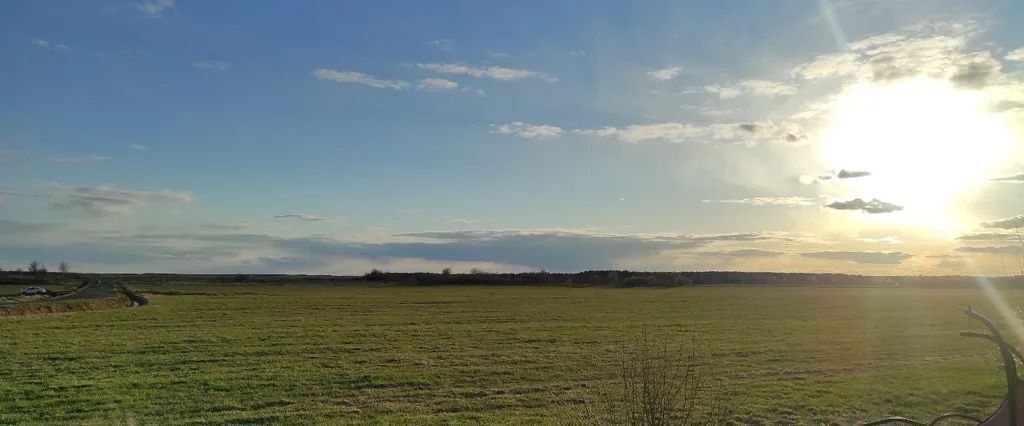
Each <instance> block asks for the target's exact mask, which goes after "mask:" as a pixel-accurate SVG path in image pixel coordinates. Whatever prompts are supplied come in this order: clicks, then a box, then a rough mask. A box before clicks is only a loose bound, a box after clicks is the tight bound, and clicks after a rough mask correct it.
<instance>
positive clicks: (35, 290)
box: [21, 287, 46, 296]
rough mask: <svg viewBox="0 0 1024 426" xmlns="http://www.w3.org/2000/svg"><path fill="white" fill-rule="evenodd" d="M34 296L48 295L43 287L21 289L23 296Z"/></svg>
mask: <svg viewBox="0 0 1024 426" xmlns="http://www.w3.org/2000/svg"><path fill="white" fill-rule="evenodd" d="M33 294H46V289H45V288H42V287H25V288H23V289H21V295H22V296H30V295H33Z"/></svg>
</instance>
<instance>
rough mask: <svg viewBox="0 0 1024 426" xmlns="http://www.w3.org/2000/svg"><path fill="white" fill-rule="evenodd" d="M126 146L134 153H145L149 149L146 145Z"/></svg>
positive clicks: (134, 144)
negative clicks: (134, 151)
mask: <svg viewBox="0 0 1024 426" xmlns="http://www.w3.org/2000/svg"><path fill="white" fill-rule="evenodd" d="M128 146H129V147H130V148H131V149H134V150H136V151H145V150H147V149H149V146H146V145H142V144H138V143H133V144H131V145H128Z"/></svg>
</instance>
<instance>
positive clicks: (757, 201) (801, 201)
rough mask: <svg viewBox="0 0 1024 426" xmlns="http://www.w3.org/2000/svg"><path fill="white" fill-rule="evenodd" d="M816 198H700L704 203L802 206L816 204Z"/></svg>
mask: <svg viewBox="0 0 1024 426" xmlns="http://www.w3.org/2000/svg"><path fill="white" fill-rule="evenodd" d="M817 201H818V199H817V198H809V197H753V198H741V199H732V200H702V202H705V203H725V204H748V205H751V206H786V207H804V206H813V205H816V204H817Z"/></svg>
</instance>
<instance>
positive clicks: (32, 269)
mask: <svg viewBox="0 0 1024 426" xmlns="http://www.w3.org/2000/svg"><path fill="white" fill-rule="evenodd" d="M57 270H58V271H59V274H54V273H51V272H50V271H49V270H48V269H47V268H46V265H45V264H43V263H41V262H39V261H38V260H33V261H31V262H29V263H28V269H22V268H15V269H13V270H6V271H5V270H4V269H3V268H0V282H10V281H36V282H45V281H47V280H48V279H66V278H72V276H71V274H70V266H69V265H68V264H67V262H63V261H62V262H60V263H59V264H58V266H57ZM54 275H57V276H56V277H54Z"/></svg>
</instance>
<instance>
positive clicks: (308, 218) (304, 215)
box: [274, 213, 327, 222]
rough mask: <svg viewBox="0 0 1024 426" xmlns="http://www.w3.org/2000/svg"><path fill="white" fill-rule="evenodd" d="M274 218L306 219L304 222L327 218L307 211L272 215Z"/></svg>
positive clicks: (319, 220)
mask: <svg viewBox="0 0 1024 426" xmlns="http://www.w3.org/2000/svg"><path fill="white" fill-rule="evenodd" d="M274 218H276V219H298V220H302V221H306V222H321V221H325V220H327V218H325V217H320V216H317V215H313V214H309V213H288V214H279V215H277V216H274Z"/></svg>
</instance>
